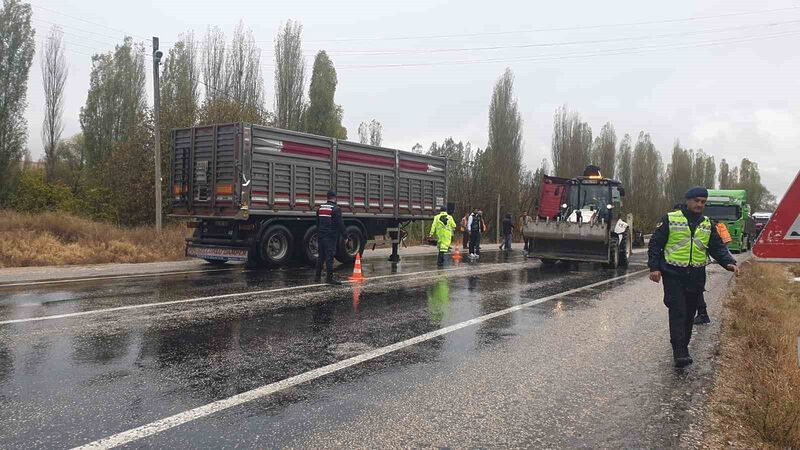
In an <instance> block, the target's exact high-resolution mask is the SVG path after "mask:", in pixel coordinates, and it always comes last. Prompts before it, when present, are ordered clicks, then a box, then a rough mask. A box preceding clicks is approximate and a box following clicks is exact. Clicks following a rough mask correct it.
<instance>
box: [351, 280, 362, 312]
mask: <svg viewBox="0 0 800 450" xmlns="http://www.w3.org/2000/svg"><path fill="white" fill-rule="evenodd" d="M352 286H353V311H358V305H359V304H360V303H361V283H353V285H352Z"/></svg>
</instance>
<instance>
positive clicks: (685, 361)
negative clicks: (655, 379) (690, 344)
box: [675, 355, 694, 368]
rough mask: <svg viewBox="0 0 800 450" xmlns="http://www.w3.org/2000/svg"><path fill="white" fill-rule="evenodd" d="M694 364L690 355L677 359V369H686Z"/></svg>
mask: <svg viewBox="0 0 800 450" xmlns="http://www.w3.org/2000/svg"><path fill="white" fill-rule="evenodd" d="M693 362H694V361H692V357H691V356H689V355H686V356H678V357H677V358H675V367H678V368H681V367H686V366H688V365H689V364H691V363H693Z"/></svg>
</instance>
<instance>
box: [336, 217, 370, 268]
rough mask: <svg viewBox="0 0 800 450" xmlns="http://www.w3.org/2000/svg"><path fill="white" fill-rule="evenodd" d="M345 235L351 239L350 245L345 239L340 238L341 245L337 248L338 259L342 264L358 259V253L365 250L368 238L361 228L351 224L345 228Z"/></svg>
mask: <svg viewBox="0 0 800 450" xmlns="http://www.w3.org/2000/svg"><path fill="white" fill-rule="evenodd" d="M345 236H347V238H349V239H350V242H351V243H350V245H349V246H348V245H347V244H346V243H345V240H343V239H340V240H339V246H338V248H337V249H336V260H337V261H339V262H340V263H342V264H352V263H353V262H354V261H355V260H356V254H358V253H362V252H363V251H364V246H365V245H366V242H367V240H366V239H365V237H364V233H362V232H361V228H358V227H357V226H355V225H350V226H348V227H347V228H345Z"/></svg>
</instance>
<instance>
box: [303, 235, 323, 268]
mask: <svg viewBox="0 0 800 450" xmlns="http://www.w3.org/2000/svg"><path fill="white" fill-rule="evenodd" d="M317 236H318V233H317V226H316V225H314V226H312V227H310V228H309V229H308V230H306V232H305V234H304V235H303V243H302V246H303V249H302V256H303V260H304V261H305V262H306V263H307V264H308V265H310V266H316V265H317V259H318V258H319V242H318V241H317Z"/></svg>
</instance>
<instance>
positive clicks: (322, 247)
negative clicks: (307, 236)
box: [315, 191, 346, 286]
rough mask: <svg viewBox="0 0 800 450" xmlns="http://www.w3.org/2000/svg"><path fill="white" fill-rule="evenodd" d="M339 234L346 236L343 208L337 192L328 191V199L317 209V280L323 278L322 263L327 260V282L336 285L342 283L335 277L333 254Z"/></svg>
mask: <svg viewBox="0 0 800 450" xmlns="http://www.w3.org/2000/svg"><path fill="white" fill-rule="evenodd" d="M339 236H341V237H342V238H346V234H345V229H344V221H343V220H342V210H341V208H339V206H338V205H337V204H336V192H335V191H328V201H326V202H325V203H323V204H321V205H319V208H318V209H317V267H316V269H317V274H316V278H315V279H316V281H320V279H321V278H322V263H323V261H324V262H325V270H326V277H325V282H326V283H328V284H332V285H334V286H339V285H341V284H342V282H341V281H338V280H336V279H335V278H333V255H334V254H336V246H337V245H338V244H339Z"/></svg>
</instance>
